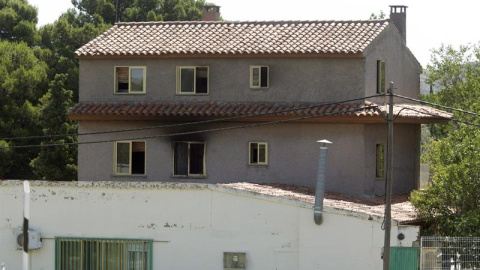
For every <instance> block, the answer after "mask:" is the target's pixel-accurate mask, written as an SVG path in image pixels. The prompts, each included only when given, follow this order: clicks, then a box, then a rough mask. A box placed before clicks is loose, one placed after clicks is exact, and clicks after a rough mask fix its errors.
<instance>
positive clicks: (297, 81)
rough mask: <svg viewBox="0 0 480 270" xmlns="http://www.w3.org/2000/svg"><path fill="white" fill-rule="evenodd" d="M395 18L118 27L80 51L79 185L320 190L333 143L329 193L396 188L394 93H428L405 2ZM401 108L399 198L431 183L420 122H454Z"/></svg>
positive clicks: (401, 103) (411, 106)
mask: <svg viewBox="0 0 480 270" xmlns="http://www.w3.org/2000/svg"><path fill="white" fill-rule="evenodd" d="M209 12H218V8H217V9H209ZM217 15H218V14H217ZM390 16H391V18H390V19H388V20H366V21H265V22H228V21H197V22H131V23H117V24H115V25H114V26H112V27H111V28H110V29H109V30H107V31H106V32H105V33H103V34H101V35H100V36H98V37H97V38H95V39H94V40H92V41H90V42H89V43H87V44H85V45H84V46H82V47H81V48H79V49H78V50H77V51H76V53H75V55H76V57H77V58H78V59H79V61H80V94H79V95H80V96H79V103H78V104H77V105H75V106H74V107H73V108H71V110H70V112H69V116H70V119H72V120H77V121H78V127H79V128H78V132H79V134H80V136H79V142H80V143H81V144H80V145H79V148H78V180H80V181H163V182H198V183H235V182H255V183H281V184H294V185H299V186H305V187H313V186H314V185H315V176H316V172H317V160H318V151H317V146H316V143H315V142H316V141H317V140H318V139H328V140H330V141H332V142H333V143H334V144H333V145H332V146H331V147H330V152H329V156H328V170H327V179H328V180H327V187H326V190H327V191H329V192H336V193H344V194H350V195H356V196H360V197H371V196H375V195H382V194H384V190H385V154H386V151H385V148H386V147H385V145H386V141H387V130H386V121H385V120H384V118H383V117H384V114H385V113H386V111H387V110H386V106H385V96H383V94H384V93H385V92H386V89H387V88H388V87H389V83H388V82H394V88H395V93H396V94H400V95H403V96H408V97H412V98H418V97H419V88H420V82H419V75H420V73H421V66H420V64H419V63H418V61H417V60H416V59H415V57H414V55H413V54H412V53H411V52H410V50H409V49H408V48H407V46H406V42H405V39H406V21H405V19H406V7H404V6H392V8H391V14H390ZM207 17H208V16H207ZM210 17H213V18H216V17H218V16H216V15H215V16H210ZM395 102H396V105H395V107H394V111H395V116H396V120H395V128H394V133H395V135H394V146H395V150H394V175H395V182H394V186H393V192H394V193H396V194H406V193H409V192H410V191H411V190H413V189H415V188H416V187H418V178H419V153H420V145H419V143H420V124H422V123H438V122H444V121H448V119H450V118H451V117H452V115H451V114H449V113H445V112H442V111H439V110H435V109H432V108H429V107H425V106H421V105H418V104H415V103H409V101H408V100H402V99H400V98H396V99H395ZM82 134H83V135H82Z"/></svg>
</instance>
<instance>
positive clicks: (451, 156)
mask: <svg viewBox="0 0 480 270" xmlns="http://www.w3.org/2000/svg"><path fill="white" fill-rule="evenodd" d="M428 73H429V78H428V81H429V83H433V82H436V83H437V84H439V85H440V86H441V87H442V88H443V90H442V91H440V92H438V93H437V94H432V95H429V96H427V97H425V99H428V100H429V101H432V102H435V103H440V104H442V105H446V106H451V107H456V108H461V109H464V110H468V111H473V112H479V111H480V102H479V101H478V100H479V98H480V50H479V47H478V46H462V47H460V49H459V50H455V49H453V48H452V47H449V46H446V47H445V46H444V47H441V48H440V49H439V50H436V51H434V53H433V56H432V65H430V66H428ZM455 119H456V120H460V121H466V122H469V123H473V124H476V125H480V118H479V117H478V116H472V115H468V114H464V113H455ZM431 134H432V139H431V141H430V142H429V143H428V144H427V145H426V146H425V147H424V154H423V156H422V160H423V162H427V163H430V170H431V183H430V184H429V185H428V186H427V187H426V188H425V189H424V190H421V191H414V192H413V193H412V194H411V201H412V203H413V204H414V206H415V207H416V209H417V210H418V212H419V214H420V215H421V216H422V217H424V218H425V219H426V220H427V221H428V223H429V224H430V227H429V228H428V233H430V234H439V235H445V236H480V227H479V226H478V222H479V221H480V208H478V205H479V204H480V193H478V191H479V188H480V131H479V129H478V127H477V126H472V125H467V124H462V123H458V122H452V123H450V124H448V125H444V126H443V127H439V126H434V127H433V128H431Z"/></svg>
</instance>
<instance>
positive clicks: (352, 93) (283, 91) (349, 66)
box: [80, 58, 364, 102]
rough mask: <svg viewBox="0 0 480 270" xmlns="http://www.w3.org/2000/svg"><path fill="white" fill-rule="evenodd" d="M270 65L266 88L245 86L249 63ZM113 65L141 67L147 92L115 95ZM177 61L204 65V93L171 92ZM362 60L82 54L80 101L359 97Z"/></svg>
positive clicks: (174, 82) (306, 99) (327, 98)
mask: <svg viewBox="0 0 480 270" xmlns="http://www.w3.org/2000/svg"><path fill="white" fill-rule="evenodd" d="M253 65H267V66H269V74H270V77H269V79H270V80H269V88H268V89H262V90H252V89H250V87H249V82H250V66H253ZM115 66H146V72H147V74H146V94H141V95H118V94H116V95H115V94H114V93H113V92H114V67H115ZM177 66H208V67H209V87H210V93H209V94H208V95H193V96H192V95H189V96H185V95H176V67H177ZM363 93H364V67H363V61H362V59H333V58H325V59H319V58H309V59H294V58H239V59H236V58H204V59H203V58H202V59H184V58H179V59H99V60H92V59H82V60H80V101H240V102H265V101H268V102H290V101H296V102H319V101H338V100H346V99H350V98H354V97H355V98H359V97H362V96H363Z"/></svg>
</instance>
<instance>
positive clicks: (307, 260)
mask: <svg viewBox="0 0 480 270" xmlns="http://www.w3.org/2000/svg"><path fill="white" fill-rule="evenodd" d="M22 207H23V188H22V183H21V182H18V181H3V182H0V263H1V262H4V263H5V266H6V269H7V270H9V269H21V261H22V260H21V258H22V252H21V251H20V250H16V249H15V237H14V234H13V230H14V229H15V228H16V227H17V226H19V225H21V224H22V220H23V217H22ZM312 208H313V205H312V204H310V203H304V202H300V201H294V200H289V199H286V198H282V197H271V196H266V195H259V194H254V193H251V192H246V191H240V190H234V189H230V188H225V187H221V186H217V185H200V184H172V183H120V182H115V183H112V182H110V183H109V182H78V183H55V182H36V183H35V182H32V184H31V215H30V227H31V228H32V229H35V230H36V231H39V232H40V233H41V237H42V238H43V246H42V248H41V249H40V250H38V251H33V252H31V253H30V260H31V263H30V264H31V269H36V270H51V269H54V264H55V262H54V259H55V244H54V238H55V237H62V236H63V237H98V238H130V239H131V238H135V239H150V240H153V241H154V242H153V250H152V254H153V269H178V270H182V269H223V258H222V256H223V252H245V253H246V256H247V269H249V270H257V269H278V270H280V269H282V270H283V269H285V270H287V269H288V270H295V269H319V268H320V267H321V268H322V269H360V270H363V269H364V270H376V269H382V260H381V259H380V253H381V247H382V246H383V235H384V231H383V230H382V229H381V224H382V220H383V219H382V218H381V217H378V216H368V215H366V214H360V213H355V212H350V211H344V210H338V209H333V208H325V209H324V223H323V224H322V225H321V226H318V225H315V223H314V222H313V210H312ZM418 230H419V229H418V227H414V226H398V225H397V223H396V222H393V227H392V240H391V242H392V246H411V244H412V242H413V241H415V240H416V238H417V234H418ZM400 231H401V232H403V233H404V234H405V239H404V240H403V241H399V240H397V238H396V236H397V234H398V233H399V232H400Z"/></svg>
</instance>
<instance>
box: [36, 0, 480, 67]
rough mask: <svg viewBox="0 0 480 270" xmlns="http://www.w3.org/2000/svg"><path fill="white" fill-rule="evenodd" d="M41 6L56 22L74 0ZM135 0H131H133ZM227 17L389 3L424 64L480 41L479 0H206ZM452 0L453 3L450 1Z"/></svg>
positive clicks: (341, 12) (345, 10) (321, 15)
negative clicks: (445, 49)
mask: <svg viewBox="0 0 480 270" xmlns="http://www.w3.org/2000/svg"><path fill="white" fill-rule="evenodd" d="M28 1H29V3H30V4H32V5H34V6H36V7H37V8H38V19H39V26H41V25H45V24H47V23H52V22H54V21H55V20H56V19H57V18H58V16H59V15H60V14H61V13H62V12H65V11H66V10H67V9H68V8H72V7H73V6H72V4H71V0H28ZM132 1H133V0H132ZM207 2H211V3H214V4H216V5H218V6H220V7H221V8H220V12H221V14H222V17H223V19H225V20H229V21H265V20H365V19H368V18H369V17H370V14H371V13H372V12H374V13H376V14H379V13H380V10H382V11H383V12H385V14H386V16H387V18H388V16H389V13H390V8H389V5H405V6H408V8H407V46H408V47H409V49H410V50H411V51H412V52H413V54H414V55H415V57H416V58H417V60H418V61H419V62H420V64H422V66H423V67H426V65H427V64H428V63H429V62H430V55H431V50H432V49H438V48H439V47H440V46H441V45H442V44H445V45H452V46H454V47H456V48H458V46H460V45H462V44H479V43H480V31H479V30H478V28H479V27H480V20H479V19H478V16H479V15H478V11H479V10H480V1H479V0H456V1H452V2H447V1H438V0H401V1H397V2H390V1H386V0H363V1H361V0H333V1H331V0H330V1H326V0H295V1H284V0H208V1H207ZM447 3H449V4H447Z"/></svg>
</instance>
